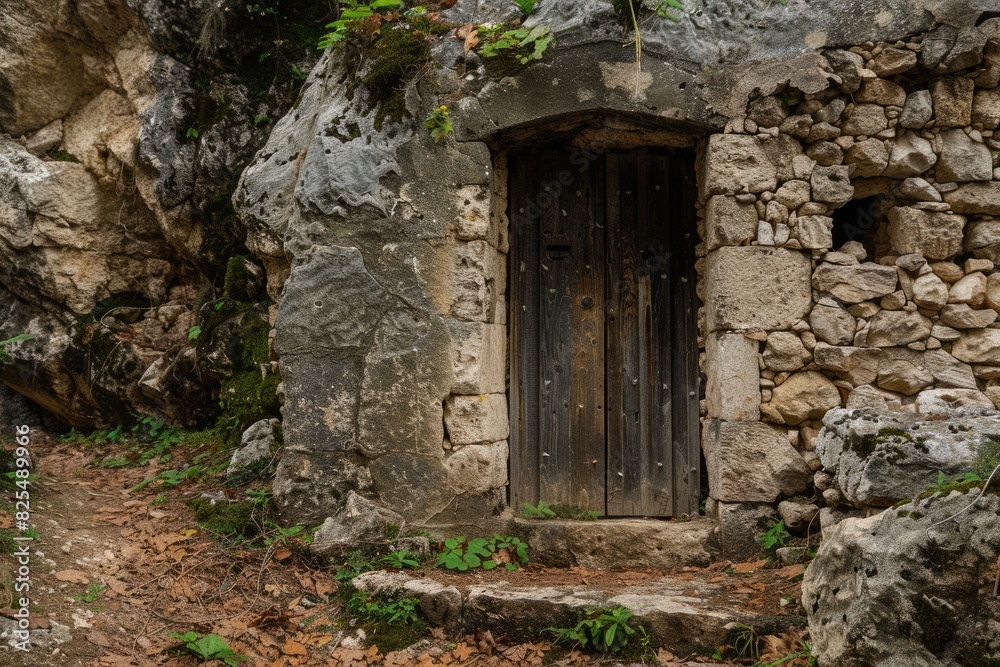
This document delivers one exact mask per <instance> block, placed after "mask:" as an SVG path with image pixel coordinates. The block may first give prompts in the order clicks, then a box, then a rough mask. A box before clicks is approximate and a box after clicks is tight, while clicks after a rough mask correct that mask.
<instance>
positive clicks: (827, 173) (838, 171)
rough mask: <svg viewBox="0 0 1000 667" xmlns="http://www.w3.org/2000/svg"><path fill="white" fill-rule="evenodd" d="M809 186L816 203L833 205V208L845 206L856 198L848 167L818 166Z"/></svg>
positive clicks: (814, 170)
mask: <svg viewBox="0 0 1000 667" xmlns="http://www.w3.org/2000/svg"><path fill="white" fill-rule="evenodd" d="M809 185H810V187H811V188H812V198H813V199H814V200H815V201H818V202H823V203H827V204H831V205H832V206H833V207H838V206H843V205H844V204H845V203H847V202H848V201H850V199H851V197H853V196H854V186H853V185H851V178H850V176H848V167H847V165H842V164H838V165H831V166H829V167H820V166H817V167H816V168H814V169H813V173H812V178H811V179H810V181H809Z"/></svg>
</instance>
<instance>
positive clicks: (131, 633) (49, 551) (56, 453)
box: [0, 436, 795, 667]
mask: <svg viewBox="0 0 1000 667" xmlns="http://www.w3.org/2000/svg"><path fill="white" fill-rule="evenodd" d="M32 451H33V456H34V460H35V470H36V471H37V472H39V473H40V475H41V478H40V479H38V480H36V481H34V482H33V483H32V486H31V498H32V510H33V515H32V525H33V526H34V528H35V529H36V530H37V532H38V535H39V537H38V541H37V542H35V543H32V548H31V558H30V563H29V569H30V574H29V576H30V585H31V590H30V597H31V606H30V607H29V609H30V610H31V641H32V649H31V651H30V652H23V651H18V650H16V649H15V648H13V647H12V646H11V638H12V637H13V633H12V631H13V630H14V629H15V628H16V625H17V621H16V619H15V612H14V608H17V607H18V606H19V605H16V604H15V596H14V592H13V588H14V584H15V583H16V582H15V580H16V578H17V576H18V563H17V561H16V559H15V558H14V557H13V556H11V555H9V554H5V553H0V665H4V666H5V667H7V666H9V667H22V666H23V667H29V666H30V667H49V666H53V667H54V666H56V665H60V666H74V667H75V666H79V667H84V666H86V667H146V666H147V665H148V666H158V667H193V666H194V665H196V664H199V663H198V661H197V660H196V659H195V657H194V656H193V655H190V654H189V653H187V652H185V651H183V649H181V650H177V649H178V647H179V646H180V645H181V643H180V642H178V640H177V639H175V638H172V637H171V636H170V633H186V632H195V633H197V635H198V636H199V637H203V636H205V635H208V634H215V635H218V636H219V637H221V638H222V640H223V641H224V642H225V643H226V644H227V645H228V646H229V647H230V648H231V649H232V651H233V652H235V653H236V654H240V655H242V656H246V657H247V659H246V660H245V661H240V662H239V664H243V665H251V666H254V667H257V666H259V667H278V666H285V665H288V666H291V667H297V666H302V667H312V666H320V665H323V666H333V667H432V666H435V665H448V666H459V665H461V666H463V667H464V666H465V665H482V666H484V667H491V666H494V665H497V666H499V665H541V664H542V663H543V662H545V664H560V665H568V666H584V665H591V664H598V663H599V662H601V661H599V660H597V659H595V658H592V657H590V656H588V655H586V654H582V653H580V652H578V651H573V652H567V651H565V650H556V649H555V648H554V647H552V646H551V645H550V644H548V643H547V642H544V641H540V642H539V643H535V644H513V645H508V644H505V643H504V642H503V638H502V637H499V638H494V637H492V636H491V635H490V634H489V633H485V634H480V635H479V636H476V637H472V636H468V637H446V636H445V634H444V633H443V632H442V631H440V630H434V629H432V630H431V631H430V633H429V636H428V637H427V638H425V639H424V640H422V641H421V642H420V643H419V644H417V645H415V646H413V647H410V648H409V649H408V650H404V651H396V652H390V653H388V654H383V653H382V652H381V651H380V650H379V649H378V648H377V647H376V646H372V647H366V646H364V644H363V643H359V642H357V641H356V637H355V635H356V633H357V630H356V628H355V627H353V625H352V624H351V623H350V622H349V619H347V618H345V617H344V614H343V610H342V608H341V605H340V603H339V598H338V597H337V595H336V583H335V581H334V577H333V574H334V571H335V568H333V567H332V566H322V567H321V566H320V564H318V563H317V562H316V561H315V560H314V559H312V558H310V557H308V556H307V555H306V554H305V553H304V549H302V547H301V545H300V544H298V543H297V541H296V540H292V541H284V542H282V541H276V542H273V543H272V544H271V545H270V546H267V547H259V548H254V549H245V548H237V547H235V546H234V545H233V544H232V543H229V544H227V543H226V542H225V541H221V542H220V541H219V540H218V539H212V537H211V536H210V535H209V534H208V533H207V532H206V531H205V530H204V529H202V528H201V527H199V526H198V524H197V523H196V522H195V518H194V515H193V513H192V511H191V509H190V508H189V502H190V501H191V500H192V499H195V498H198V497H205V496H208V497H211V498H214V499H216V500H217V501H218V502H221V503H225V502H227V501H228V500H229V499H243V498H245V497H246V495H245V491H246V489H241V488H230V487H226V486H224V485H223V484H221V483H220V482H218V481H213V479H212V478H208V479H207V481H206V480H202V481H186V482H184V483H182V484H179V485H177V486H175V487H167V486H165V485H162V484H159V483H155V482H154V483H151V484H148V485H147V486H146V487H144V488H143V489H141V490H139V491H131V490H132V489H133V487H135V486H136V485H137V484H138V483H139V482H141V481H143V480H144V479H147V478H148V477H150V476H154V475H156V474H158V473H159V472H161V471H162V470H164V469H166V468H167V467H168V465H169V466H173V467H175V468H178V469H179V468H181V467H183V466H184V465H188V464H190V461H189V460H188V461H185V460H184V458H185V454H184V452H181V451H176V452H175V454H174V459H173V460H171V461H170V463H169V464H163V463H159V462H156V463H154V464H150V465H147V466H142V467H139V466H136V467H115V468H108V467H101V466H100V465H99V463H100V462H101V461H105V462H107V461H108V460H109V458H114V457H116V456H119V455H121V454H122V453H123V452H121V451H115V450H114V448H113V447H111V448H109V447H108V446H104V447H99V448H95V447H81V445H80V444H66V443H60V442H59V441H57V440H54V439H51V438H43V437H41V436H37V440H36V441H35V442H34V443H33V450H32ZM193 455H194V452H187V454H186V457H187V459H190V458H192V457H193ZM0 493H2V494H4V495H6V496H11V495H12V494H11V493H10V492H9V491H7V490H4V491H2V492H0ZM2 500H3V501H4V504H2V505H0V529H5V528H10V527H11V526H12V525H13V522H14V516H13V513H12V511H13V507H11V506H10V502H9V498H6V497H5V498H3V499H2ZM7 532H8V534H11V533H10V531H7ZM719 569H720V568H719V567H718V566H717V567H716V568H714V569H706V570H705V571H704V572H703V573H686V574H685V575H684V576H704V577H706V578H709V577H711V578H716V579H717V578H719V577H721V576H723V575H721V574H720V572H719ZM741 570H742V569H741ZM422 572H423V573H424V575H425V576H435V577H438V578H444V579H448V578H456V577H460V576H461V575H452V574H448V573H445V572H441V571H422ZM490 574H491V575H492V576H493V577H496V576H501V575H498V574H496V573H490ZM657 574H658V573H652V572H628V571H623V572H615V573H609V572H593V571H591V572H588V571H585V570H580V569H578V568H573V569H571V570H551V569H548V568H529V569H528V570H524V571H521V572H519V573H516V575H514V578H515V579H516V583H518V584H521V585H535V586H551V585H562V584H566V583H579V582H580V581H584V582H586V583H591V582H594V583H596V584H598V585H599V586H601V587H602V588H608V587H610V588H616V587H622V586H627V585H630V584H635V583H637V582H641V581H646V580H650V579H651V578H653V577H655V576H656V575H657ZM660 574H662V573H660ZM761 576H762V577H765V579H762V580H761V581H765V580H767V579H766V577H771V579H772V580H773V579H774V577H778V578H779V579H780V581H772V580H767V581H768V583H767V585H766V586H765V584H755V583H754V582H752V581H750V580H747V579H746V577H745V575H744V574H743V573H742V571H741V572H738V573H736V575H735V578H734V590H735V591H736V593H735V594H738V595H742V596H744V597H743V598H742V599H744V600H746V599H747V597H749V596H748V595H747V594H748V592H750V588H748V586H749V587H756V586H759V587H760V588H761V589H762V590H763V589H764V588H765V587H766V588H768V589H769V590H771V591H776V590H778V589H780V590H783V591H787V590H789V589H790V587H794V586H790V583H789V581H788V580H787V579H786V578H784V577H781V575H780V574H778V572H777V571H774V572H772V573H770V574H768V575H763V574H762V575H761ZM456 583H457V582H456ZM772 585H774V586H777V588H772ZM736 587H739V588H736ZM769 597H774V596H769ZM761 599H764V597H763V596H761ZM775 599H776V598H775ZM706 660H707V659H706ZM201 664H211V665H223V662H221V661H209V662H206V663H201ZM659 664H662V665H681V664H685V663H682V662H679V661H675V659H674V657H673V656H671V655H670V654H669V653H666V652H661V653H660V654H659ZM716 664H718V663H716ZM788 664H789V665H794V664H795V663H788Z"/></svg>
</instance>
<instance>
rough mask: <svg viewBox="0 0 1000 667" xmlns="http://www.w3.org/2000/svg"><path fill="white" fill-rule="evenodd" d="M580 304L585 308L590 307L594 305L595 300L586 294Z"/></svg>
mask: <svg viewBox="0 0 1000 667" xmlns="http://www.w3.org/2000/svg"><path fill="white" fill-rule="evenodd" d="M580 304H581V305H582V306H583V307H584V308H590V307H592V306H593V305H594V300H593V299H592V298H590V297H589V296H585V297H583V300H582V301H581V302H580Z"/></svg>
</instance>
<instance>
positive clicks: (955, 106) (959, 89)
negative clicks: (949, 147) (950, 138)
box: [929, 77, 976, 127]
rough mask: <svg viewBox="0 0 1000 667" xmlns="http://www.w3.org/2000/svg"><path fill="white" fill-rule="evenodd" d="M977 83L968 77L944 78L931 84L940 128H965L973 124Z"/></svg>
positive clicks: (935, 114)
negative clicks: (973, 100)
mask: <svg viewBox="0 0 1000 667" xmlns="http://www.w3.org/2000/svg"><path fill="white" fill-rule="evenodd" d="M975 85H976V84H975V82H973V80H972V79H969V78H966V77H944V78H941V79H935V80H933V81H931V83H930V86H929V88H930V91H931V98H932V99H933V100H934V117H935V120H936V121H937V126H938V127H964V126H966V125H968V124H969V123H971V122H972V95H973V91H974V90H975Z"/></svg>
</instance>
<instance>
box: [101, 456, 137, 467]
mask: <svg viewBox="0 0 1000 667" xmlns="http://www.w3.org/2000/svg"><path fill="white" fill-rule="evenodd" d="M131 463H132V459H128V458H125V457H123V456H113V457H110V458H106V459H104V460H103V461H101V462H100V463H99V464H98V465H99V466H100V467H102V468H124V467H125V466H127V465H130V464H131Z"/></svg>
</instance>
